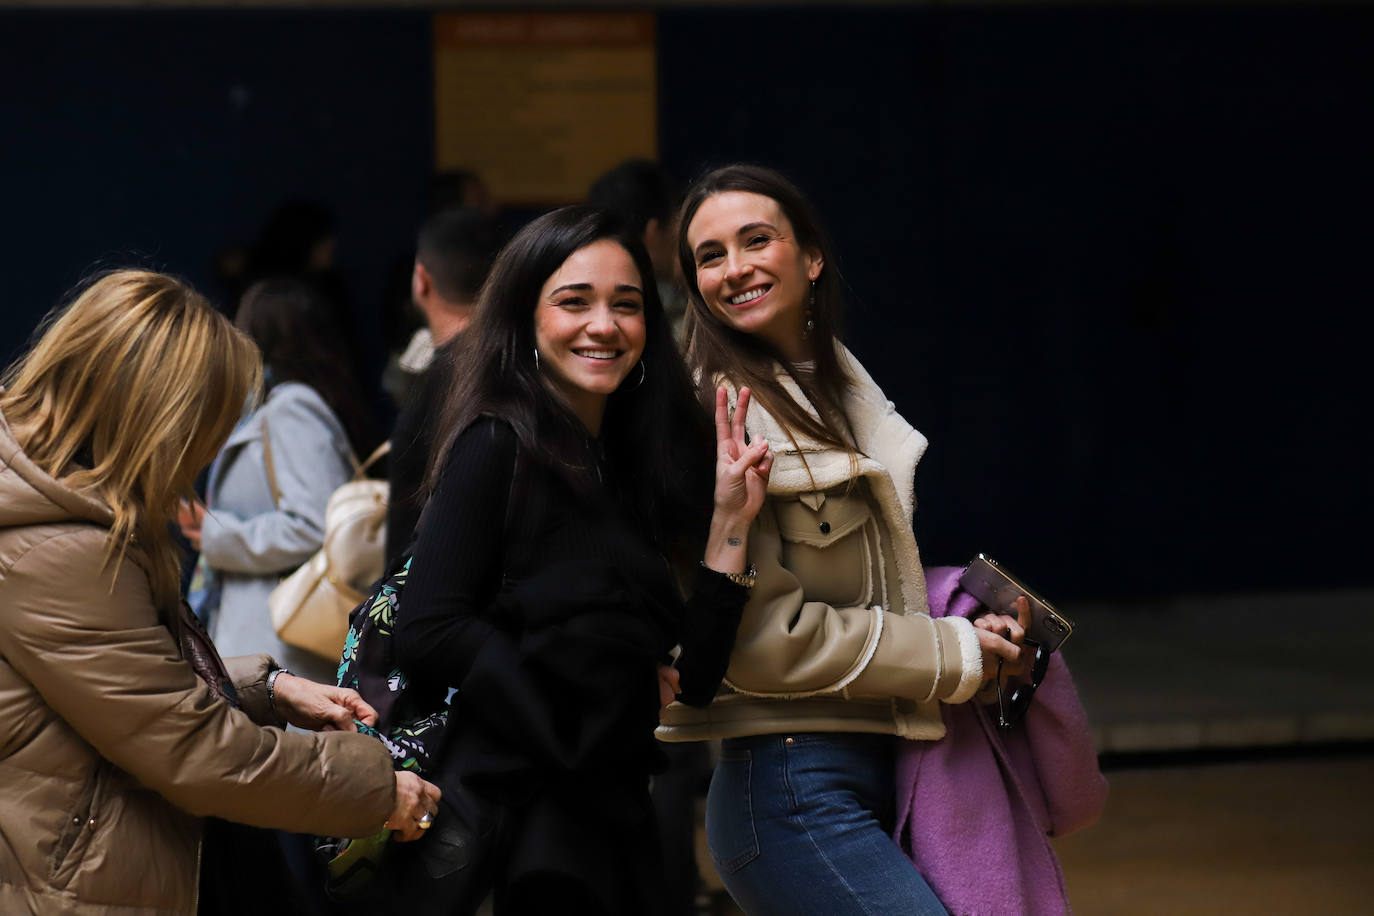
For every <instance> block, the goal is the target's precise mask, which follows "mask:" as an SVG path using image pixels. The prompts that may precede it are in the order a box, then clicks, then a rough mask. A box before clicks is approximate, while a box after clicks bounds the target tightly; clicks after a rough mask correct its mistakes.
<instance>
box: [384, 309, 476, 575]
mask: <svg viewBox="0 0 1374 916" xmlns="http://www.w3.org/2000/svg"><path fill="white" fill-rule="evenodd" d="M457 344H458V337H457V336H455V337H453V339H451V340H449V341H447V342H445V343H444V344H442V345H440V346H438V347H436V348H435V350H434V359H433V360H432V361H431V362H430V364H429V366H428V367H427V368H426V369H425V371H424V372H423V373H421V374H420V377H419V378H417V379H416V380H415V382H414V384H413V386H412V390H411V393H410V397H409V398H408V399H407V400H406V402H405V403H404V404H403V405H402V406H401V410H400V412H399V413H398V414H397V415H396V426H395V427H394V428H393V429H392V432H391V456H390V457H389V458H388V459H387V467H388V468H389V472H388V474H387V477H388V480H389V481H390V483H391V498H390V499H389V500H387V507H386V566H387V569H391V568H392V567H393V566H395V565H396V562H397V560H399V559H400V558H401V557H402V556H404V555H405V552H406V550H407V548H409V547H410V542H411V539H412V538H413V537H414V535H415V526H416V525H417V524H418V523H419V521H420V510H421V509H423V508H424V505H423V499H422V494H421V490H422V489H423V488H424V484H425V475H426V474H428V472H429V461H430V453H431V452H432V451H433V449H434V431H435V430H436V429H438V428H439V423H440V419H441V418H440V413H441V408H442V406H443V403H444V398H445V397H446V396H447V395H448V390H449V387H450V385H452V383H453V361H454V355H455V353H456V350H457Z"/></svg>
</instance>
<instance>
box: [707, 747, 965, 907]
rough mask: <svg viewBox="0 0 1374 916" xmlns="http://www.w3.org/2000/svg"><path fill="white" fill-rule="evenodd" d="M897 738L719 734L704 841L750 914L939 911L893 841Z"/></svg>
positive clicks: (727, 885) (729, 887)
mask: <svg viewBox="0 0 1374 916" xmlns="http://www.w3.org/2000/svg"><path fill="white" fill-rule="evenodd" d="M896 740H897V739H895V738H893V737H891V736H888V735H864V734H839V733H837V734H824V733H804V734H795V735H756V736H753V737H749V738H727V739H726V740H724V741H723V742H721V756H720V763H719V764H718V765H717V767H716V772H715V775H714V776H713V777H712V779H711V791H710V793H709V794H708V795H707V798H706V839H707V842H708V843H709V844H710V847H711V858H712V859H714V860H715V865H716V870H717V871H718V872H719V873H720V877H721V880H722V881H723V882H724V883H725V889H726V890H728V891H729V892H730V896H732V897H734V898H735V901H736V902H737V903H738V904H739V905H740V906H741V907H742V908H743V909H744V911H745V912H746V913H748V914H749V916H771V914H775V913H776V914H780V916H805V914H810V913H814V914H816V916H845V914H850V913H853V914H864V916H886V914H893V916H896V914H901V916H936V914H939V916H946V911H945V908H944V906H942V905H941V903H940V901H939V898H937V897H936V896H935V894H934V892H932V891H931V889H930V886H929V885H927V884H926V882H925V879H924V878H922V877H921V874H920V872H918V871H917V870H916V866H914V865H912V864H911V860H910V859H908V858H907V857H906V855H905V854H904V853H903V852H902V851H901V849H900V848H898V846H897V844H896V843H895V842H893V840H892V836H891V829H892V826H893V823H892V822H893V816H894V806H895V794H896V793H895V787H894V786H893V781H892V780H893V772H892V768H893V757H894V753H895V742H896Z"/></svg>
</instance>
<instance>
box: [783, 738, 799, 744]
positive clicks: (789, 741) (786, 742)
mask: <svg viewBox="0 0 1374 916" xmlns="http://www.w3.org/2000/svg"><path fill="white" fill-rule="evenodd" d="M782 743H783V744H788V745H791V744H795V743H796V742H795V741H793V740H792V739H791V738H784V739H783V741H782Z"/></svg>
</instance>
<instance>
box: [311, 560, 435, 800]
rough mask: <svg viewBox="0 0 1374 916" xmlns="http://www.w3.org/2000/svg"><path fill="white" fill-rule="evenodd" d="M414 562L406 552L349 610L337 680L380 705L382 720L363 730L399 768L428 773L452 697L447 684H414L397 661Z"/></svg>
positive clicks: (364, 726) (371, 702)
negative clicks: (401, 613) (398, 629)
mask: <svg viewBox="0 0 1374 916" xmlns="http://www.w3.org/2000/svg"><path fill="white" fill-rule="evenodd" d="M410 564H411V559H410V558H409V557H407V558H406V559H405V561H404V562H403V563H402V564H401V565H400V568H399V569H397V570H395V571H394V572H392V573H391V575H389V576H387V577H386V578H385V579H383V580H382V581H381V584H380V585H378V586H377V587H376V588H375V589H374V590H373V592H372V594H370V595H368V596H367V598H365V599H363V602H362V604H360V605H358V606H357V607H356V608H354V610H353V613H351V614H350V615H349V622H348V636H347V638H346V639H345V640H344V649H343V658H342V659H341V660H340V662H339V673H338V675H337V677H336V681H337V683H338V685H339V686H340V687H351V688H353V689H354V690H356V691H358V694H359V695H360V696H362V698H363V699H364V700H366V701H367V702H368V703H370V704H372V707H373V708H374V709H376V710H377V724H376V725H375V726H371V727H369V726H366V725H362V724H361V723H359V724H358V731H360V732H363V733H364V734H368V735H372V736H373V737H375V738H377V739H378V740H380V741H381V742H382V744H384V745H386V749H387V750H388V751H389V752H390V753H391V759H392V762H393V764H394V765H395V767H396V768H397V769H398V770H399V769H405V770H411V771H413V772H415V773H419V774H421V775H424V774H425V773H427V772H428V771H429V770H430V768H431V767H432V766H433V765H434V763H436V762H437V761H438V759H439V749H440V745H441V744H442V743H443V740H444V730H445V728H446V727H447V725H448V716H449V702H448V701H449V696H448V692H447V691H445V690H443V689H442V688H440V689H430V690H421V689H419V688H417V687H415V686H414V685H412V683H411V682H410V679H409V678H408V677H407V675H406V673H405V672H404V671H402V670H401V667H400V665H399V664H397V662H396V653H395V649H394V647H393V644H392V635H393V633H394V630H395V626H396V612H397V610H398V609H399V608H400V606H401V593H402V590H403V589H404V588H405V584H406V578H407V576H408V575H409V574H410Z"/></svg>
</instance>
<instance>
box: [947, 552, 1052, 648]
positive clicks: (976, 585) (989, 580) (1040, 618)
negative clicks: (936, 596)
mask: <svg viewBox="0 0 1374 916" xmlns="http://www.w3.org/2000/svg"><path fill="white" fill-rule="evenodd" d="M959 587H960V588H962V589H963V590H964V591H966V592H968V593H969V594H970V595H972V596H973V597H975V598H977V599H978V600H979V602H981V603H982V604H983V605H984V606H986V607H987V608H989V609H991V610H993V611H996V612H998V613H999V614H1000V613H1006V612H1007V609H1008V608H1011V607H1012V606H1013V604H1014V603H1015V602H1016V599H1017V598H1020V597H1022V596H1025V598H1026V600H1027V601H1028V602H1029V603H1030V626H1029V627H1027V628H1026V641H1027V642H1033V643H1035V644H1037V645H1041V646H1044V647H1045V650H1046V651H1047V652H1053V651H1055V650H1056V649H1058V648H1059V647H1060V646H1061V645H1062V644H1063V642H1064V640H1066V639H1068V638H1069V636H1070V634H1072V633H1073V621H1071V620H1069V618H1067V617H1065V616H1064V615H1063V614H1061V613H1059V612H1058V611H1056V610H1055V609H1054V606H1053V605H1051V604H1050V603H1049V602H1048V601H1046V600H1045V599H1044V598H1041V597H1040V595H1038V594H1037V593H1036V592H1035V590H1034V589H1032V588H1030V587H1029V586H1028V585H1026V584H1025V583H1024V582H1022V581H1021V580H1019V579H1017V578H1016V577H1015V576H1013V575H1012V574H1011V572H1010V571H1009V570H1008V569H1006V567H1004V566H1001V565H1000V564H998V562H997V561H996V560H994V559H992V557H989V556H988V555H987V554H982V553H980V554H978V556H977V557H975V558H974V559H973V560H972V561H971V562H970V563H969V564H968V566H966V567H964V573H963V576H961V577H960V579H959Z"/></svg>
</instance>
